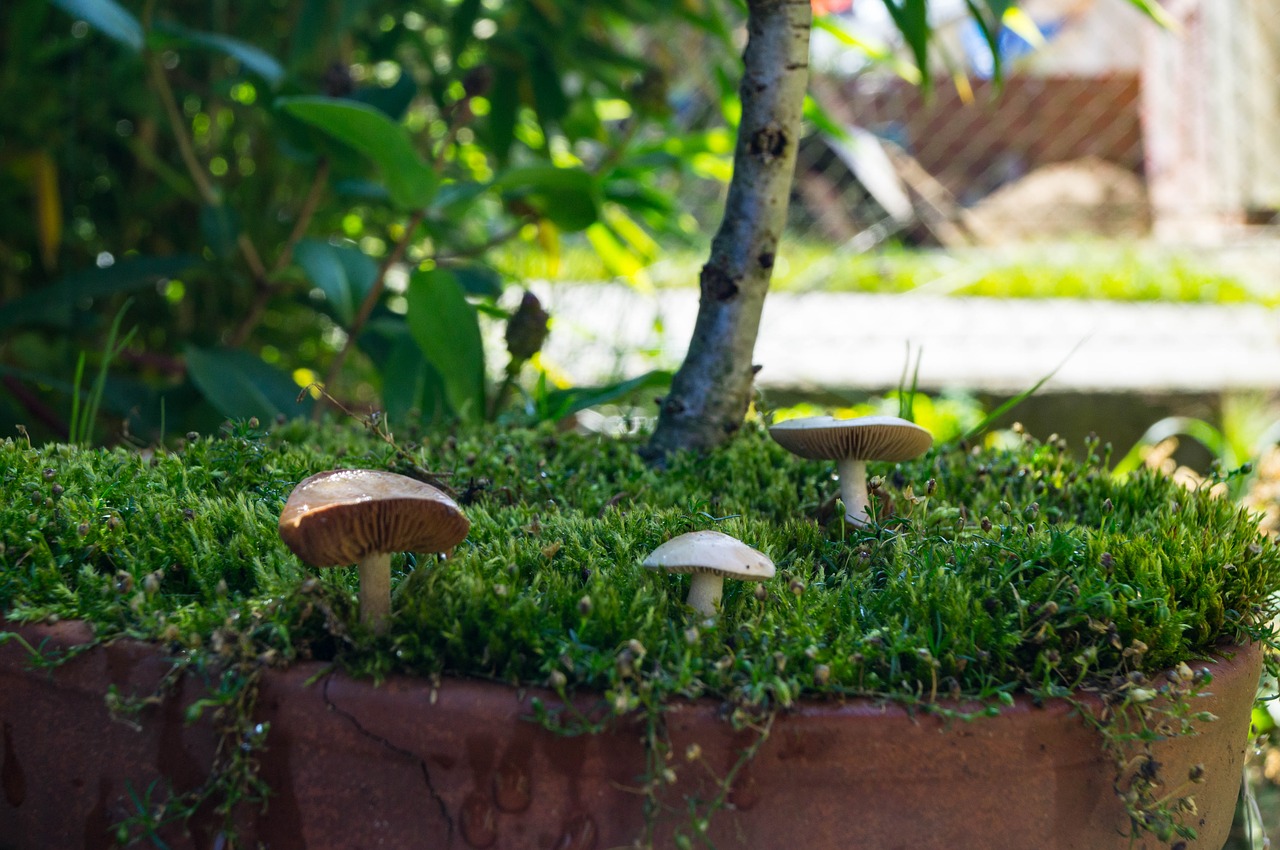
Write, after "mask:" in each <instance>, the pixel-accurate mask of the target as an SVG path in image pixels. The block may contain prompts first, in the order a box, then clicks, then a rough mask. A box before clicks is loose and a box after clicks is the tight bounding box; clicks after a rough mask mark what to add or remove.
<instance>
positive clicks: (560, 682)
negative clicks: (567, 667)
mask: <svg viewBox="0 0 1280 850" xmlns="http://www.w3.org/2000/svg"><path fill="white" fill-rule="evenodd" d="M567 684H569V678H568V677H567V676H565V674H563V673H561V672H560V671H559V670H552V671H551V674H550V675H549V676H547V687H549V688H551V689H552V690H553V691H559V690H562V689H563V688H564V686H565V685H567Z"/></svg>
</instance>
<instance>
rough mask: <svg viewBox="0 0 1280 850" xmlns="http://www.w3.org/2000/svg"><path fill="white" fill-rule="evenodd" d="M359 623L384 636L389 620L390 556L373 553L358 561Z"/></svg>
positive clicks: (383, 553)
mask: <svg viewBox="0 0 1280 850" xmlns="http://www.w3.org/2000/svg"><path fill="white" fill-rule="evenodd" d="M359 566H360V622H362V623H364V624H365V625H366V626H368V627H369V628H370V629H372V630H373V633H374V634H379V635H382V634H386V633H387V623H388V621H389V620H390V618H391V555H390V554H389V553H387V552H374V553H373V554H372V555H368V556H366V557H365V558H364V559H363V560H361V561H360V565H359Z"/></svg>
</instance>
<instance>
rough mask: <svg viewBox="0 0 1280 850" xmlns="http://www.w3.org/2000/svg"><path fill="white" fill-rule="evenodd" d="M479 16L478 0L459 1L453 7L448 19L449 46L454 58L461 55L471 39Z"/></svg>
mask: <svg viewBox="0 0 1280 850" xmlns="http://www.w3.org/2000/svg"><path fill="white" fill-rule="evenodd" d="M479 15H480V0H461V2H460V3H458V5H457V6H455V7H454V9H453V15H452V17H451V18H450V19H449V45H450V48H451V49H452V50H453V55H454V56H460V55H462V50H463V48H464V47H466V46H467V43H468V42H469V41H471V39H472V38H473V35H472V31H473V29H474V27H475V24H476V18H477V17H478V16H479Z"/></svg>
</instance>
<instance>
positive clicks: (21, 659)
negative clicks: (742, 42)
mask: <svg viewBox="0 0 1280 850" xmlns="http://www.w3.org/2000/svg"><path fill="white" fill-rule="evenodd" d="M6 628H8V629H12V630H14V631H17V632H19V633H20V634H22V635H23V636H24V637H25V638H26V640H27V641H28V642H30V643H31V644H32V645H33V646H41V647H42V649H43V651H44V652H46V653H49V652H54V651H60V650H63V649H66V648H68V647H73V646H76V645H78V644H83V643H85V642H86V641H88V640H89V638H90V633H89V631H88V628H87V627H86V626H84V624H79V623H63V624H58V625H56V626H16V627H15V626H12V625H8V626H7V625H5V624H4V622H3V621H0V631H3V630H5V629H6ZM30 661H31V659H30V656H29V655H28V654H27V652H26V651H25V650H24V649H23V648H22V647H20V646H19V645H18V643H17V642H16V641H10V642H9V643H7V644H5V645H3V646H0V729H2V731H3V750H2V755H3V763H2V764H0V790H2V792H3V793H2V794H0V848H3V850H60V848H77V850H79V848H85V849H86V850H98V849H99V848H110V847H114V846H116V845H115V844H114V843H113V840H112V838H111V833H110V826H111V825H112V824H115V823H119V822H120V821H121V820H123V819H124V818H126V817H128V816H129V815H130V813H131V812H132V811H133V810H134V804H133V803H132V801H131V797H130V789H132V792H133V793H134V794H137V795H139V796H141V795H142V794H143V792H144V791H146V789H148V788H149V787H152V789H153V790H152V795H153V799H163V797H164V789H166V788H168V787H172V788H175V789H177V790H180V791H183V790H188V789H191V788H195V787H197V786H198V785H199V783H200V782H201V781H202V780H203V779H204V777H205V776H206V774H207V771H208V767H209V765H210V763H211V761H212V759H213V755H214V751H215V748H216V743H217V741H216V737H215V735H214V732H213V728H212V725H211V723H210V722H209V720H208V718H207V716H206V718H205V719H204V720H201V721H199V722H196V723H190V724H189V723H187V722H186V718H185V711H186V707H187V706H189V705H191V704H192V702H193V701H194V700H196V699H198V698H200V697H201V696H203V695H204V694H203V685H202V684H201V683H199V682H197V681H196V680H195V678H194V677H191V676H188V677H186V678H184V679H183V680H181V681H180V682H179V684H178V686H177V687H176V689H174V691H173V693H172V695H171V697H169V698H167V699H165V700H163V701H162V702H160V703H159V704H157V705H154V706H151V707H149V708H147V709H146V710H144V711H143V712H142V713H141V714H139V715H138V716H136V717H132V718H130V723H125V722H121V721H120V720H113V719H112V717H111V716H110V714H109V713H108V711H107V708H106V704H105V702H104V694H106V693H107V690H108V688H109V687H110V686H112V685H114V686H116V688H117V689H118V690H119V692H120V693H121V694H138V695H146V694H149V693H151V692H153V691H154V689H155V688H156V687H157V685H158V684H159V682H160V681H161V678H162V677H163V676H164V674H165V672H166V671H167V670H168V669H169V668H170V665H171V661H170V660H169V659H167V658H166V655H165V653H164V651H163V650H162V649H161V648H158V647H155V646H152V645H148V644H143V643H138V642H135V641H128V640H120V641H116V642H113V643H111V644H109V645H106V646H101V647H97V648H94V649H92V650H89V651H87V652H84V653H83V654H80V655H78V656H76V657H75V658H73V659H71V660H70V661H67V662H66V663H64V664H62V665H61V666H58V667H55V668H51V669H38V668H35V669H33V668H32V667H31V665H30ZM1209 666H1210V668H1211V669H1212V670H1213V672H1214V682H1213V685H1212V691H1213V693H1212V695H1211V696H1206V697H1204V698H1202V699H1200V700H1197V701H1196V702H1195V703H1194V710H1197V711H1211V712H1213V713H1214V714H1216V715H1218V717H1219V718H1220V719H1219V720H1218V721H1216V722H1212V723H1204V724H1200V725H1199V726H1200V733H1199V734H1197V735H1195V736H1190V737H1180V738H1177V739H1173V740H1169V741H1163V742H1161V743H1160V744H1158V745H1157V759H1158V761H1159V762H1160V764H1161V773H1162V775H1163V776H1164V777H1166V778H1167V779H1166V781H1167V783H1168V787H1169V789H1170V790H1172V789H1173V787H1174V786H1177V785H1180V784H1182V781H1183V778H1184V777H1186V776H1187V771H1188V770H1189V769H1190V768H1191V766H1192V765H1195V764H1204V765H1205V768H1206V772H1207V776H1208V780H1209V781H1207V782H1205V783H1204V784H1200V785H1196V786H1194V789H1193V790H1194V793H1195V800H1196V804H1197V808H1198V812H1197V814H1196V815H1195V816H1194V817H1193V818H1192V820H1190V821H1188V823H1189V824H1190V825H1191V826H1193V827H1195V828H1196V830H1197V831H1198V832H1199V834H1200V838H1199V840H1198V841H1196V842H1191V843H1190V844H1189V845H1188V847H1195V848H1212V850H1217V849H1218V848H1220V847H1221V846H1222V845H1223V843H1224V842H1225V840H1226V836H1227V833H1228V831H1229V829H1230V826H1231V821H1232V817H1233V814H1234V808H1235V801H1236V794H1237V790H1238V787H1239V780H1240V775H1241V767H1242V764H1243V760H1244V755H1245V747H1246V742H1247V733H1248V727H1249V715H1250V707H1251V705H1252V701H1253V697H1254V692H1255V688H1256V686H1257V683H1258V677H1259V673H1260V666H1261V652H1260V651H1259V650H1258V648H1257V647H1253V646H1250V647H1238V648H1231V649H1226V650H1224V651H1223V653H1222V655H1221V657H1220V658H1218V659H1217V660H1215V661H1214V662H1213V663H1212V664H1210V665H1209ZM534 698H540V699H541V700H543V701H544V703H545V704H547V705H549V706H556V705H558V704H559V703H558V701H557V700H556V698H555V696H554V695H552V694H549V693H547V692H542V691H538V690H536V689H528V690H517V689H515V688H511V687H506V686H503V685H499V684H494V683H490V682H481V681H475V680H461V679H445V680H443V681H442V682H441V683H439V684H438V686H433V685H432V684H431V683H430V682H426V681H423V680H420V679H412V678H407V677H393V678H391V679H389V680H387V681H386V682H384V683H382V684H381V685H377V686H375V685H374V684H372V683H369V682H365V681H355V680H352V679H350V678H348V677H346V676H343V675H340V674H337V673H331V672H329V673H326V672H324V668H322V667H321V666H320V665H317V664H312V663H306V664H297V665H294V666H293V667H290V668H288V669H285V670H270V671H267V672H266V674H265V675H264V677H263V682H262V688H261V692H260V698H259V702H258V709H257V717H256V719H257V720H258V721H259V722H261V723H264V724H269V731H268V733H267V737H266V751H265V753H263V754H262V755H261V771H262V775H263V777H264V778H265V779H266V780H267V782H268V783H269V785H270V787H271V789H272V795H271V797H270V799H269V802H268V805H267V807H266V809H265V811H260V810H258V809H256V808H255V807H241V808H240V809H239V810H238V811H237V817H236V821H237V828H238V830H239V832H240V836H241V839H242V844H241V845H240V846H249V847H252V846H256V845H255V843H254V842H261V843H262V844H263V845H264V846H266V847H268V848H275V850H297V849H298V848H306V850H360V848H428V850H430V849H431V848H458V849H459V850H465V848H476V850H482V848H487V847H495V848H519V849H520V850H523V848H529V850H535V849H536V850H605V848H614V847H630V846H632V844H633V842H635V841H636V840H637V839H641V838H643V837H644V835H645V829H646V826H645V816H644V805H643V804H644V798H643V796H642V795H641V794H640V793H639V789H640V785H641V783H642V782H643V781H644V776H645V774H646V771H647V764H646V754H645V750H644V747H643V743H642V742H643V736H642V732H643V727H642V724H641V722H640V721H639V720H637V721H635V722H624V723H617V724H615V725H614V726H612V727H611V728H610V729H609V731H607V732H604V733H600V734H587V735H581V736H574V737H565V736H560V735H556V734H553V733H551V732H548V731H546V730H545V729H543V728H542V727H541V726H539V725H537V724H535V723H533V722H530V720H529V717H530V715H531V713H532V702H531V701H532V700H533V699H534ZM577 707H578V708H579V709H582V710H586V711H590V710H592V708H593V703H592V701H591V700H590V699H586V698H584V699H583V700H581V701H580V702H579V703H578V705H577ZM956 707H957V708H964V706H956ZM969 708H973V707H972V706H971V707H969ZM720 715H721V707H720V706H719V705H718V704H716V703H715V702H713V701H709V700H706V701H697V702H689V703H682V704H677V705H674V706H672V707H671V709H670V711H669V712H668V714H667V716H666V721H667V729H668V732H669V735H670V740H671V753H672V759H671V760H670V761H669V762H667V763H666V765H667V766H668V767H670V768H671V769H672V770H673V771H674V772H675V782H674V783H671V784H664V788H663V791H662V795H661V799H662V801H663V803H664V806H663V809H662V811H660V812H659V813H658V816H657V818H656V832H655V834H654V836H653V841H654V844H653V846H655V847H671V846H674V844H673V837H672V836H673V832H674V831H675V830H681V831H683V832H684V833H685V834H686V835H691V836H695V831H696V830H697V828H698V827H697V824H696V820H697V818H698V817H699V816H700V815H705V813H706V811H707V806H706V805H705V803H706V802H707V801H710V800H711V799H713V798H714V797H716V795H717V794H720V793H722V791H723V790H724V788H723V785H722V784H720V783H719V779H721V778H723V777H724V776H726V775H728V774H729V772H730V771H731V770H732V769H733V768H734V766H735V765H737V764H738V762H739V761H740V753H741V751H742V750H743V749H744V748H746V747H749V746H751V745H752V744H753V743H754V742H755V741H756V733H755V732H753V731H750V730H742V731H736V732H735V731H734V730H733V728H732V727H731V726H730V725H729V724H728V723H727V722H726V721H725V720H723V719H722V717H721V716H720ZM694 745H696V746H694ZM689 755H695V757H694V758H692V759H690V758H689V757H688V756H689ZM1114 779H1115V768H1114V765H1113V762H1112V761H1111V760H1110V759H1109V758H1108V757H1107V756H1106V755H1104V753H1103V752H1102V746H1101V741H1100V739H1099V737H1098V735H1097V733H1096V732H1094V731H1091V730H1090V729H1089V728H1087V727H1086V726H1085V725H1084V724H1083V723H1082V722H1081V720H1080V718H1079V717H1077V716H1075V715H1074V714H1073V713H1072V710H1071V708H1070V706H1069V705H1067V704H1066V703H1063V702H1051V703H1048V704H1046V705H1045V706H1044V707H1036V706H1034V705H1032V703H1031V702H1030V700H1027V699H1021V698H1020V699H1018V700H1016V701H1015V704H1014V705H1013V706H1012V707H1009V708H1007V709H1004V710H1002V712H1001V713H1000V715H999V716H998V717H994V718H990V717H981V718H978V719H975V720H972V721H963V720H951V721H947V720H943V719H939V718H937V717H935V716H931V715H922V714H915V715H913V714H911V713H909V712H908V711H906V710H904V709H903V708H902V707H900V706H897V705H894V704H881V703H877V702H873V701H870V700H861V699H859V700H849V701H845V702H835V701H832V702H816V701H809V702H805V703H802V704H801V706H800V707H799V708H798V709H796V710H795V711H792V712H789V713H787V714H785V715H781V716H779V717H778V718H777V719H776V720H775V722H774V724H773V727H772V732H771V734H770V736H769V738H768V740H767V741H766V742H765V743H764V745H763V746H762V747H761V748H760V750H759V751H758V752H757V753H756V755H755V757H754V758H753V759H751V760H750V761H748V762H746V763H744V764H742V765H741V766H739V768H738V770H737V772H736V774H735V775H734V781H733V783H732V785H731V787H729V788H728V790H727V794H725V795H724V802H725V803H726V804H727V808H725V807H722V808H721V809H720V810H719V811H716V812H715V813H714V814H713V815H712V817H711V818H710V823H709V829H708V837H709V838H710V839H711V840H712V841H713V842H714V843H715V846H716V847H719V848H732V847H745V848H752V850H773V848H777V850H784V848H794V847H804V848H806V850H813V848H874V850H897V848H904V850H905V848H911V850H920V848H939V850H941V848H946V850H964V848H973V850H1002V848H1008V850H1015V848H1016V850H1026V848H1033V847H1034V848H1062V849H1063V850H1066V848H1079V850H1105V848H1112V847H1114V848H1129V847H1137V848H1155V847H1159V846H1166V845H1163V844H1161V843H1160V842H1157V841H1156V840H1155V839H1154V838H1152V837H1150V836H1144V837H1140V838H1139V839H1138V840H1137V841H1136V842H1134V843H1133V844H1130V841H1129V838H1128V837H1127V836H1128V831H1129V823H1128V818H1127V816H1126V815H1125V813H1124V810H1123V807H1122V806H1121V804H1120V802H1119V801H1118V800H1117V798H1116V796H1115V792H1114V790H1113V781H1114ZM153 782H154V783H155V785H154V786H152V783H153ZM690 799H696V800H701V801H702V805H698V806H695V807H694V814H693V815H691V814H690V808H689V804H688V800H690ZM219 823H220V821H219V819H218V818H216V817H215V816H214V815H213V813H212V811H211V810H205V811H201V812H200V813H199V814H198V815H197V817H196V818H195V819H193V821H192V823H191V824H190V828H189V830H186V831H184V830H182V829H179V828H177V827H175V826H169V827H166V828H165V829H163V830H161V832H160V835H161V836H163V838H164V839H165V841H166V842H167V843H168V844H169V846H171V847H174V848H211V847H215V846H217V845H218V844H219V838H218V835H217V830H218V825H219ZM698 844H699V840H698V838H697V837H696V836H695V837H694V846H697V845H698Z"/></svg>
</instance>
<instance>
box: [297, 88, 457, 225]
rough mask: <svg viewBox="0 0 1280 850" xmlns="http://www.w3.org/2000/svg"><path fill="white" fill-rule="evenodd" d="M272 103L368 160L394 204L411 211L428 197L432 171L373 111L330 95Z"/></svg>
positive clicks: (396, 128) (400, 129)
mask: <svg viewBox="0 0 1280 850" xmlns="http://www.w3.org/2000/svg"><path fill="white" fill-rule="evenodd" d="M276 105H277V107H279V108H280V109H281V110H282V111H284V112H285V113H287V114H289V115H292V116H294V117H295V118H298V119H300V120H302V121H305V122H307V123H308V124H310V125H312V126H313V127H316V128H318V129H320V130H323V131H324V132H326V133H328V134H329V135H330V136H332V137H333V138H335V139H337V140H338V141H340V142H342V143H343V144H345V145H348V146H350V147H352V148H355V149H356V150H357V151H359V152H360V153H362V154H364V155H365V156H367V157H368V158H369V159H371V160H373V162H374V164H375V165H377V166H378V170H379V171H381V172H382V180H383V182H384V183H385V184H386V186H387V190H388V191H389V192H390V193H391V200H392V202H393V203H395V204H396V205H397V206H399V207H401V208H403V209H416V208H419V207H423V206H426V205H427V204H428V203H429V202H430V201H431V196H432V195H433V194H434V193H435V188H436V174H435V170H434V169H433V168H432V167H431V166H430V165H428V164H427V163H426V162H424V161H423V160H422V158H421V157H419V156H418V152H417V151H416V150H414V147H413V142H412V141H411V140H410V138H409V131H408V130H406V129H405V128H404V126H402V125H400V124H397V123H396V122H395V121H392V120H391V119H390V118H388V117H387V116H386V115H384V114H383V113H382V112H381V111H379V110H378V109H375V108H374V107H372V106H368V105H366V104H363V103H357V102H355V101H352V100H341V99H338V98H332V97H285V98H280V99H279V100H277V101H276Z"/></svg>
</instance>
